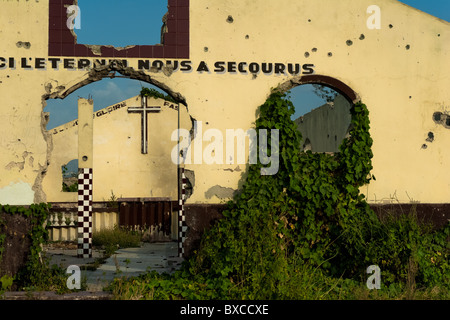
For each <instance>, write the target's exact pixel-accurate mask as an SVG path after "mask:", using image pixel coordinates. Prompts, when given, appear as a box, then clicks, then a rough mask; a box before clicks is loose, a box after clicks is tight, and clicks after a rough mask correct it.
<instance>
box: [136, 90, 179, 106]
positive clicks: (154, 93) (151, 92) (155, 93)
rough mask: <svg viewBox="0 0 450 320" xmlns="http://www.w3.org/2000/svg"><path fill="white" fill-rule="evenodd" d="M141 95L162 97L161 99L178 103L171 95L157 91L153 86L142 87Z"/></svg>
mask: <svg viewBox="0 0 450 320" xmlns="http://www.w3.org/2000/svg"><path fill="white" fill-rule="evenodd" d="M141 96H143V97H152V98H155V99H163V100H166V101H170V102H172V103H178V102H176V101H175V99H174V98H172V97H171V96H169V95H165V94H163V93H161V92H159V91H157V90H155V89H153V88H142V90H141Z"/></svg>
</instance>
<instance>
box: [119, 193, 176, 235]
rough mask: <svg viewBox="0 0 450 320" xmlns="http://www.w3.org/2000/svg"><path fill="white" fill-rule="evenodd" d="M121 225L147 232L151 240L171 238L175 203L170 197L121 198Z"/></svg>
mask: <svg viewBox="0 0 450 320" xmlns="http://www.w3.org/2000/svg"><path fill="white" fill-rule="evenodd" d="M118 203H119V226H121V227H128V228H132V229H133V230H141V231H144V232H147V233H148V235H149V237H150V240H154V241H163V240H170V235H171V226H172V219H171V217H172V210H173V204H172V200H171V199H170V198H121V199H118Z"/></svg>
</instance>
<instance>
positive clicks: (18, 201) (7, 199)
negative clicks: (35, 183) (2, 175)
mask: <svg viewBox="0 0 450 320" xmlns="http://www.w3.org/2000/svg"><path fill="white" fill-rule="evenodd" d="M33 202H34V191H33V189H32V187H31V186H30V185H29V184H28V183H25V182H19V183H13V182H11V183H10V184H9V185H8V186H6V187H4V188H1V189H0V203H1V204H3V205H6V204H9V205H16V206H20V205H28V204H30V203H33Z"/></svg>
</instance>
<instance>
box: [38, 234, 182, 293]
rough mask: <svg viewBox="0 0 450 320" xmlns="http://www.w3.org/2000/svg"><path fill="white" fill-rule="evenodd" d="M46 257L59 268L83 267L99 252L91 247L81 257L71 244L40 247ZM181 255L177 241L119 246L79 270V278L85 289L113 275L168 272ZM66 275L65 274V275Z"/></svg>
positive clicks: (93, 289) (93, 288)
mask: <svg viewBox="0 0 450 320" xmlns="http://www.w3.org/2000/svg"><path fill="white" fill-rule="evenodd" d="M44 252H45V253H46V256H47V257H49V258H50V265H53V264H56V265H59V266H61V267H62V268H65V269H66V268H67V267H68V266H71V265H75V266H78V267H80V269H83V268H82V267H83V266H89V265H91V266H92V264H93V263H94V262H95V261H96V259H100V258H102V257H103V252H102V251H99V250H93V253H92V255H93V257H92V258H89V259H81V258H78V257H77V250H76V249H73V248H65V249H64V248H44ZM182 261H183V259H182V258H179V257H178V244H177V242H163V243H142V245H141V247H140V248H126V249H119V250H117V251H116V253H115V254H113V255H111V256H110V257H109V258H108V259H106V261H104V263H102V264H100V265H99V266H98V268H97V269H96V270H95V271H90V270H81V279H82V282H83V281H84V280H85V281H86V283H87V291H90V292H98V291H102V290H103V288H104V287H105V286H107V285H108V284H109V283H110V282H111V281H112V280H113V279H114V278H118V277H119V278H120V277H134V276H139V275H141V274H144V273H146V272H148V271H152V270H155V271H157V272H159V273H165V272H166V273H172V272H174V271H175V270H177V269H179V268H180V266H181V263H182ZM68 276H69V275H68Z"/></svg>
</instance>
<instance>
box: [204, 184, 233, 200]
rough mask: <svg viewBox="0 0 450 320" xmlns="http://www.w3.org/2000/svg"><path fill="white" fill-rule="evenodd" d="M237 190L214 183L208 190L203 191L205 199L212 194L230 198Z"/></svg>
mask: <svg viewBox="0 0 450 320" xmlns="http://www.w3.org/2000/svg"><path fill="white" fill-rule="evenodd" d="M237 191H238V190H234V189H232V188H226V187H222V186H219V185H216V186H214V187H212V188H209V190H208V191H206V192H205V197H206V198H207V199H211V198H212V197H214V196H216V197H217V198H219V199H232V198H233V197H234V195H235V194H236V192H237Z"/></svg>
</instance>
